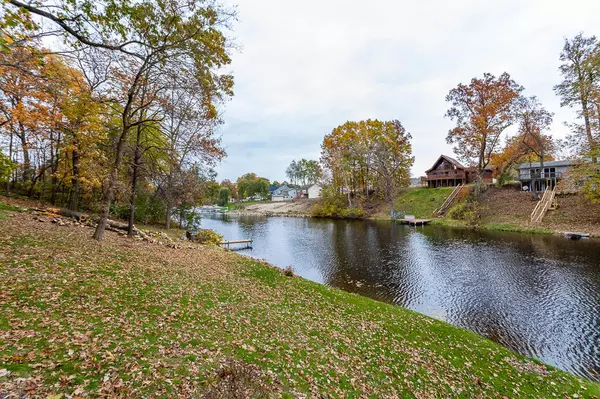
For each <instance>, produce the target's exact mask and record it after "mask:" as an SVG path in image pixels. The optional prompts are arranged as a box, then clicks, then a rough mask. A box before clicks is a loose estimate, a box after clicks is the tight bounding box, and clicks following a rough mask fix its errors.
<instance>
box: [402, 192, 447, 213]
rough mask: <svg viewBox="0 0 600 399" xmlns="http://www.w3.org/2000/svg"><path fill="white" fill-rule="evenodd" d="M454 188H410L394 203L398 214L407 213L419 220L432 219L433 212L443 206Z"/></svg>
mask: <svg viewBox="0 0 600 399" xmlns="http://www.w3.org/2000/svg"><path fill="white" fill-rule="evenodd" d="M453 189H454V187H443V188H437V189H432V188H421V187H415V188H408V189H405V190H403V191H402V192H401V193H400V194H399V196H398V198H396V200H395V201H394V209H395V210H396V212H402V211H406V214H408V215H414V216H416V217H417V218H431V217H433V212H434V211H435V210H436V209H437V208H439V207H440V206H442V204H443V203H444V201H445V200H446V198H448V196H449V195H450V193H452V190H453Z"/></svg>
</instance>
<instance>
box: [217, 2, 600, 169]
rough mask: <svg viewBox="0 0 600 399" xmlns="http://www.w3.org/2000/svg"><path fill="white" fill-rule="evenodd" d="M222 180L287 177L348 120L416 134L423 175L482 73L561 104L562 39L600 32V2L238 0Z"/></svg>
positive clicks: (560, 114)
mask: <svg viewBox="0 0 600 399" xmlns="http://www.w3.org/2000/svg"><path fill="white" fill-rule="evenodd" d="M237 4H238V12H239V15H238V17H239V22H238V23H237V24H236V25H235V27H234V32H233V35H234V37H235V39H236V42H238V43H239V44H241V46H242V47H243V49H242V51H241V52H239V53H235V54H234V55H233V64H232V69H233V72H234V75H235V80H236V95H235V97H234V98H233V100H232V101H231V102H229V103H228V104H227V108H226V112H225V120H226V124H225V126H224V128H223V130H222V133H223V143H224V144H225V146H226V147H227V149H228V153H229V157H228V158H227V159H226V160H225V161H224V162H223V164H222V165H221V166H220V167H219V168H218V171H219V177H220V178H229V179H236V178H237V177H238V176H240V175H241V174H243V173H246V172H255V173H258V174H259V175H262V176H265V177H268V178H271V179H277V180H282V179H283V178H284V173H285V168H286V167H287V165H288V163H289V162H290V161H291V160H292V159H299V158H302V157H307V158H313V159H317V158H318V156H319V152H320V145H321V141H322V138H323V136H324V135H325V134H327V133H329V132H330V131H331V130H332V129H333V128H334V127H336V126H338V125H340V124H342V123H344V122H345V121H346V120H360V119H366V118H377V119H383V120H385V119H391V118H397V119H400V120H401V121H402V123H403V124H404V126H405V127H406V128H407V130H408V131H409V132H411V133H412V135H413V152H414V155H415V157H416V162H415V166H414V168H413V174H414V175H416V176H418V175H420V174H422V173H423V171H424V170H425V169H427V168H428V167H429V166H430V163H432V162H433V161H435V159H436V158H437V156H438V155H439V154H440V153H447V154H451V152H452V151H451V148H450V147H449V146H448V145H447V144H446V143H445V136H446V133H447V131H448V129H449V128H450V127H451V122H450V121H449V120H448V119H446V118H444V113H445V112H446V109H447V104H446V102H445V100H444V98H445V96H446V94H447V92H448V91H449V90H450V89H451V88H453V87H454V86H456V84H458V83H459V82H468V81H469V80H470V79H471V78H472V77H475V76H481V75H482V74H483V73H484V72H491V73H494V74H500V73H502V72H504V71H507V72H509V73H510V74H511V75H512V76H513V78H514V79H515V80H516V81H517V82H518V83H520V84H522V85H524V86H525V87H526V89H527V93H528V94H529V95H537V96H538V97H539V98H540V99H541V101H542V103H543V104H544V105H545V106H546V107H547V108H548V109H549V110H550V111H552V112H555V113H556V117H555V119H556V121H555V123H554V126H553V133H554V135H555V136H558V137H562V136H564V134H565V128H564V127H563V126H562V122H563V121H565V120H570V119H571V118H572V115H573V114H572V112H571V111H569V110H566V109H561V108H560V104H559V100H558V98H556V97H555V95H554V93H553V91H552V87H553V86H554V85H555V84H556V83H558V82H559V80H560V76H559V74H558V65H559V60H558V54H559V53H560V50H561V48H562V45H563V38H564V37H572V36H574V35H575V34H577V33H578V32H580V31H584V32H585V33H586V34H587V35H592V34H595V33H599V34H600V32H598V31H594V29H597V26H598V25H597V15H599V14H600V2H598V1H592V0H589V1H584V0H574V1H570V2H569V3H568V4H567V3H566V2H563V1H560V2H559V1H542V0H536V1H527V2H523V1H518V0H508V1H486V2H482V1H476V0H459V1H453V2H447V1H432V0H429V1H420V2H405V1H393V0H389V1H384V0H376V1H371V2H368V3H367V2H360V3H358V2H348V1H341V0H320V1H316V0H305V1H302V2H286V1H281V0H240V1H239V2H237Z"/></svg>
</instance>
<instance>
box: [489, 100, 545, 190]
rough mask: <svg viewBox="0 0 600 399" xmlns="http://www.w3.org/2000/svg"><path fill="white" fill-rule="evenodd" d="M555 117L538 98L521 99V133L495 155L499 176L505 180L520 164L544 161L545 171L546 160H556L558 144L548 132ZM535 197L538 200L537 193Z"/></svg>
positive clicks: (518, 111) (518, 114)
mask: <svg viewBox="0 0 600 399" xmlns="http://www.w3.org/2000/svg"><path fill="white" fill-rule="evenodd" d="M553 115H554V114H552V113H551V112H548V111H547V110H546V109H545V108H544V107H543V106H542V104H541V103H540V102H539V100H538V99H537V97H535V96H532V97H524V96H520V97H519V98H518V99H517V101H516V107H515V120H516V122H517V123H518V126H519V130H518V132H517V134H516V135H515V136H513V137H510V138H508V139H507V140H506V145H505V147H504V149H503V150H502V151H501V152H499V153H497V154H493V155H492V162H493V164H494V165H495V166H496V167H497V171H496V172H497V176H498V177H499V178H500V179H501V180H502V179H503V177H504V176H505V175H506V174H507V173H508V171H509V170H510V169H511V168H512V167H513V166H514V165H516V164H517V163H521V162H540V163H541V168H543V165H544V161H548V160H552V159H553V155H554V151H555V145H554V141H553V139H552V136H551V135H549V134H547V133H546V132H547V131H548V130H549V129H550V125H551V124H552V120H553ZM534 197H537V193H536V192H535V190H534Z"/></svg>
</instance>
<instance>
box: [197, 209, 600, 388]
mask: <svg viewBox="0 0 600 399" xmlns="http://www.w3.org/2000/svg"><path fill="white" fill-rule="evenodd" d="M202 227H203V228H210V229H213V230H216V231H218V232H219V233H221V234H223V235H224V236H225V238H226V239H229V240H235V239H246V238H252V239H253V240H254V248H253V249H252V250H243V251H240V252H241V253H243V254H247V255H250V256H253V257H257V258H263V259H266V260H268V261H269V262H270V263H272V264H275V265H277V266H280V267H286V266H289V265H291V266H293V268H294V271H295V273H296V274H299V275H301V276H303V277H305V278H307V279H310V280H314V281H317V282H320V283H323V284H328V285H331V286H335V287H339V288H341V289H344V290H346V291H351V292H356V293H359V294H361V295H365V296H369V297H371V298H374V299H377V300H380V301H385V302H390V303H394V304H397V305H400V306H403V307H406V308H409V309H412V310H415V311H417V312H420V313H423V314H426V315H429V316H431V317H434V318H437V319H441V320H445V321H447V322H449V323H452V324H455V325H457V326H461V327H464V328H467V329H470V330H473V331H475V332H477V333H478V334H480V335H483V336H485V337H488V338H490V339H492V340H494V341H496V342H498V343H500V344H502V345H504V346H506V347H509V348H511V349H513V350H515V351H517V352H520V353H523V354H526V355H529V356H533V357H537V358H538V359H541V360H543V361H544V362H546V363H549V364H552V365H554V366H556V367H558V368H561V369H563V370H567V371H570V372H572V373H574V374H577V375H580V376H584V377H587V378H591V379H594V380H600V241H594V240H581V241H570V240H567V239H565V238H562V237H555V236H534V235H524V234H508V233H492V232H473V231H468V230H462V229H446V228H440V227H429V226H426V227H418V228H415V227H408V226H401V225H398V224H394V223H391V222H376V221H362V220H361V221H347V220H324V219H302V218H264V217H256V216H254V217H252V216H231V217H230V216H226V215H219V216H213V217H204V218H203V219H202Z"/></svg>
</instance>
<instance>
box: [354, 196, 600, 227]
mask: <svg viewBox="0 0 600 399" xmlns="http://www.w3.org/2000/svg"><path fill="white" fill-rule="evenodd" d="M452 190H453V187H443V188H438V189H430V188H420V187H414V188H407V189H403V190H402V191H401V192H400V193H399V194H398V196H397V197H396V198H395V199H394V209H395V211H396V212H400V213H406V214H409V215H414V216H416V217H417V218H419V219H432V222H431V223H432V224H433V225H437V226H448V227H456V228H468V229H478V230H490V231H507V232H518V233H526V234H559V235H562V234H564V233H565V232H573V231H577V232H586V233H589V234H590V235H591V236H592V237H600V204H591V203H589V202H588V201H587V200H586V199H585V198H583V197H582V196H581V195H577V194H569V195H559V196H557V202H558V209H556V210H550V211H548V213H547V214H546V216H545V217H544V220H543V222H542V223H541V224H539V225H533V224H531V223H530V221H529V219H530V215H531V212H532V211H533V209H534V208H535V206H536V204H537V202H536V201H533V200H532V199H531V194H530V193H527V192H522V191H519V190H515V189H514V188H509V187H507V188H498V187H489V188H488V189H487V190H486V191H485V192H484V193H483V194H482V196H481V198H480V199H479V201H478V203H477V207H478V213H479V216H478V219H477V222H476V223H473V222H472V221H471V220H468V219H469V218H468V217H465V215H464V206H465V204H466V202H467V201H469V198H468V196H469V190H468V189H465V190H463V192H461V194H460V195H459V197H458V198H457V200H456V201H455V202H454V204H453V206H452V207H451V208H450V209H449V210H448V211H447V212H446V214H445V215H444V216H443V217H436V215H435V210H436V209H438V208H439V207H440V206H441V205H442V204H443V203H444V201H445V200H446V198H447V197H448V196H449V195H450V193H451V192H452ZM461 208H463V209H461ZM364 218H365V219H378V220H391V218H390V216H389V208H388V205H387V204H385V203H375V204H371V205H370V206H369V207H367V209H365V212H364Z"/></svg>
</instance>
